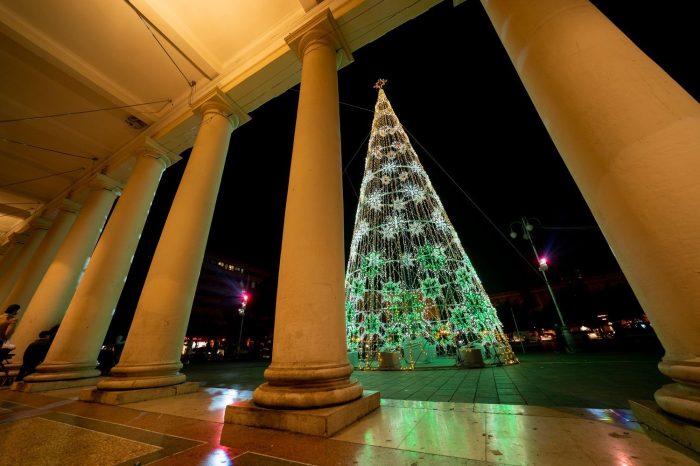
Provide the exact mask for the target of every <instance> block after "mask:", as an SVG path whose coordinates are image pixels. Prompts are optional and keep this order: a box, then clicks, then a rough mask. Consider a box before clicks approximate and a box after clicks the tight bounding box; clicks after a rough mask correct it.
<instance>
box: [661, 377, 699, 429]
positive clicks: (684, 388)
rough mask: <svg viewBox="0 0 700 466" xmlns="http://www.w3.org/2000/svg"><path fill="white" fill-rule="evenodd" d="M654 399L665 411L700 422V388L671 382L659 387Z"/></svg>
mask: <svg viewBox="0 0 700 466" xmlns="http://www.w3.org/2000/svg"><path fill="white" fill-rule="evenodd" d="M654 399H655V400H656V402H657V403H658V405H659V406H660V407H661V409H663V410H664V411H666V412H669V413H671V414H675V415H676V416H679V417H682V418H684V419H689V420H691V421H695V422H698V423H700V388H696V387H692V386H688V385H684V384H680V383H670V384H668V385H664V386H663V387H661V388H660V389H658V390H657V391H656V393H654Z"/></svg>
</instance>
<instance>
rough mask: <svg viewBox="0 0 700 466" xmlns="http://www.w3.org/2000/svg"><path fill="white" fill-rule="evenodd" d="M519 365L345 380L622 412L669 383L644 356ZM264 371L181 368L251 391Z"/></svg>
mask: <svg viewBox="0 0 700 466" xmlns="http://www.w3.org/2000/svg"><path fill="white" fill-rule="evenodd" d="M518 357H519V358H520V361H521V363H520V364H516V365H512V366H501V367H492V368H484V369H463V368H457V367H450V366H449V365H448V364H449V362H448V363H447V364H446V363H444V362H443V363H442V364H436V366H437V367H439V368H438V369H435V370H416V371H360V370H356V371H355V372H354V374H353V377H355V378H356V379H358V380H359V381H360V382H362V385H363V386H364V388H365V389H366V390H376V391H379V392H381V394H382V398H390V399H398V400H416V401H452V402H460V403H492V404H528V405H536V406H562V407H578V408H628V407H629V405H628V403H627V400H630V399H633V400H634V399H639V400H650V399H652V397H653V394H654V391H656V390H657V389H658V388H659V387H661V386H662V385H664V384H667V383H670V382H671V380H670V379H669V378H667V377H665V376H664V375H663V374H661V373H660V372H659V370H658V369H657V367H656V365H657V364H658V362H659V360H660V358H661V356H660V355H659V354H655V353H648V352H647V353H644V352H632V353H629V352H628V353H623V352H606V353H577V354H562V353H528V354H526V355H519V356H518ZM265 367H266V364H265V363H264V362H258V363H206V364H200V365H192V366H189V367H187V368H185V370H184V372H185V373H186V374H187V375H188V378H189V379H190V380H193V381H198V382H200V383H201V384H202V385H203V386H207V387H222V388H223V387H225V388H233V389H237V390H254V389H255V387H257V386H258V385H259V384H261V383H262V382H263V381H264V379H263V371H264V370H265Z"/></svg>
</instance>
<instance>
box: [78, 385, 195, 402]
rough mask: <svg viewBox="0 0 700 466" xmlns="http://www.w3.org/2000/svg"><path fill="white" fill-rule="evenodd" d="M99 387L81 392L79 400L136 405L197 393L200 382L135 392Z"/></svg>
mask: <svg viewBox="0 0 700 466" xmlns="http://www.w3.org/2000/svg"><path fill="white" fill-rule="evenodd" d="M97 386H98V388H95V389H91V390H81V391H80V394H79V395H78V399H79V400H80V401H87V402H90V403H101V404H105V405H121V404H126V403H136V402H138V401H146V400H154V399H156V398H167V397H170V396H178V395H186V394H188V393H196V392H197V391H198V390H199V382H185V383H181V384H178V385H170V386H167V387H157V388H145V389H134V390H100V389H99V386H100V384H98V385H97Z"/></svg>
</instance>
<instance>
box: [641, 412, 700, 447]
mask: <svg viewBox="0 0 700 466" xmlns="http://www.w3.org/2000/svg"><path fill="white" fill-rule="evenodd" d="M629 404H630V407H631V408H632V412H633V413H634V417H635V418H636V419H637V421H638V422H639V423H640V424H642V425H644V426H645V427H646V428H648V429H650V430H651V431H653V432H655V433H658V434H660V435H663V436H664V437H668V438H670V439H671V440H673V441H674V442H676V443H679V444H681V445H683V446H684V447H686V448H689V449H691V450H693V451H694V452H696V453H700V425H698V424H695V423H692V422H687V421H685V420H683V419H680V418H677V417H675V416H672V415H670V414H668V413H666V412H664V411H663V410H662V409H661V408H660V407H659V405H658V404H656V403H654V402H653V401H633V400H630V401H629Z"/></svg>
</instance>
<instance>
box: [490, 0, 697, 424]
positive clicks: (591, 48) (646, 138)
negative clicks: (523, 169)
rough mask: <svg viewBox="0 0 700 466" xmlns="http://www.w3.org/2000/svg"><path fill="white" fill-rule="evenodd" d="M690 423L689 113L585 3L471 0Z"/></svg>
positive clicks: (655, 70) (664, 397)
mask: <svg viewBox="0 0 700 466" xmlns="http://www.w3.org/2000/svg"><path fill="white" fill-rule="evenodd" d="M482 3H483V5H484V7H485V9H486V12H487V13H488V15H489V17H490V19H491V22H492V23H493V25H494V27H495V29H496V32H497V33H498V35H499V36H500V38H501V41H502V42H503V45H504V46H505V49H506V51H507V52H508V54H509V55H510V58H511V60H512V62H513V64H514V65H515V68H516V70H517V72H518V74H519V75H520V79H521V80H522V82H523V84H524V86H525V88H526V89H527V92H528V93H529V95H530V98H531V99H532V101H533V103H534V104H535V107H536V108H537V111H538V112H539V114H540V117H541V118H542V121H543V122H544V124H545V126H546V128H547V130H548V131H549V134H550V135H551V137H552V140H553V141H554V143H555V145H556V146H557V149H558V150H559V153H560V154H561V156H562V158H563V159H564V162H565V163H566V165H567V167H568V168H569V170H570V171H571V174H572V176H573V177H574V179H575V180H576V183H577V184H578V187H579V189H581V192H582V194H583V196H584V198H585V199H586V202H587V203H588V206H589V207H590V209H591V211H592V212H593V215H594V216H595V218H596V221H597V222H598V225H599V226H600V228H601V230H602V231H603V234H604V235H605V237H606V239H607V241H608V243H609V244H610V247H611V248H612V250H613V252H614V254H615V257H616V258H617V260H618V262H619V264H620V267H621V268H622V271H623V272H624V273H625V276H626V277H627V279H628V281H629V283H630V285H631V286H632V289H633V290H634V292H635V294H636V295H637V298H638V299H639V302H640V303H641V305H642V307H643V308H644V311H645V312H646V313H647V315H648V317H649V319H650V321H651V323H652V326H653V327H654V329H655V331H656V334H657V335H658V337H659V339H660V340H661V343H662V344H663V346H664V348H665V349H666V354H665V356H664V358H663V361H662V362H661V363H660V365H659V368H660V370H661V372H663V373H664V374H666V375H668V376H669V377H671V378H673V379H674V381H675V383H673V384H670V385H666V386H665V387H664V388H662V389H660V390H659V391H657V392H656V395H655V398H656V401H657V403H658V404H659V405H660V406H661V407H662V408H663V409H664V410H666V411H668V412H670V413H673V414H676V415H678V416H681V417H684V418H686V419H692V420H694V421H700V286H698V271H700V243H699V242H698V238H700V215H698V212H700V183H699V182H698V174H699V173H700V157H699V156H698V155H699V154H700V106H698V103H697V102H696V101H695V99H693V98H692V97H691V96H690V95H688V93H687V92H686V91H685V90H684V89H683V88H681V87H680V86H679V85H678V84H677V83H676V82H675V81H673V79H671V77H669V76H668V75H667V74H666V73H665V72H664V70H662V69H661V68H659V66H657V65H656V64H655V63H654V62H653V61H651V60H650V59H649V57H647V56H646V55H645V54H644V53H642V52H641V51H640V50H639V49H638V48H637V47H636V46H635V45H634V44H633V43H632V42H631V41H630V40H629V39H628V38H627V37H626V36H625V35H624V34H623V33H622V32H621V31H620V30H618V29H617V28H616V27H615V26H614V25H613V24H612V23H611V22H610V21H609V20H608V19H607V18H606V17H605V16H603V15H602V14H601V13H600V12H599V11H598V10H597V9H596V8H595V7H594V6H593V5H591V4H590V3H589V2H588V1H585V0H540V1H537V2H531V1H527V0H482Z"/></svg>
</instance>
